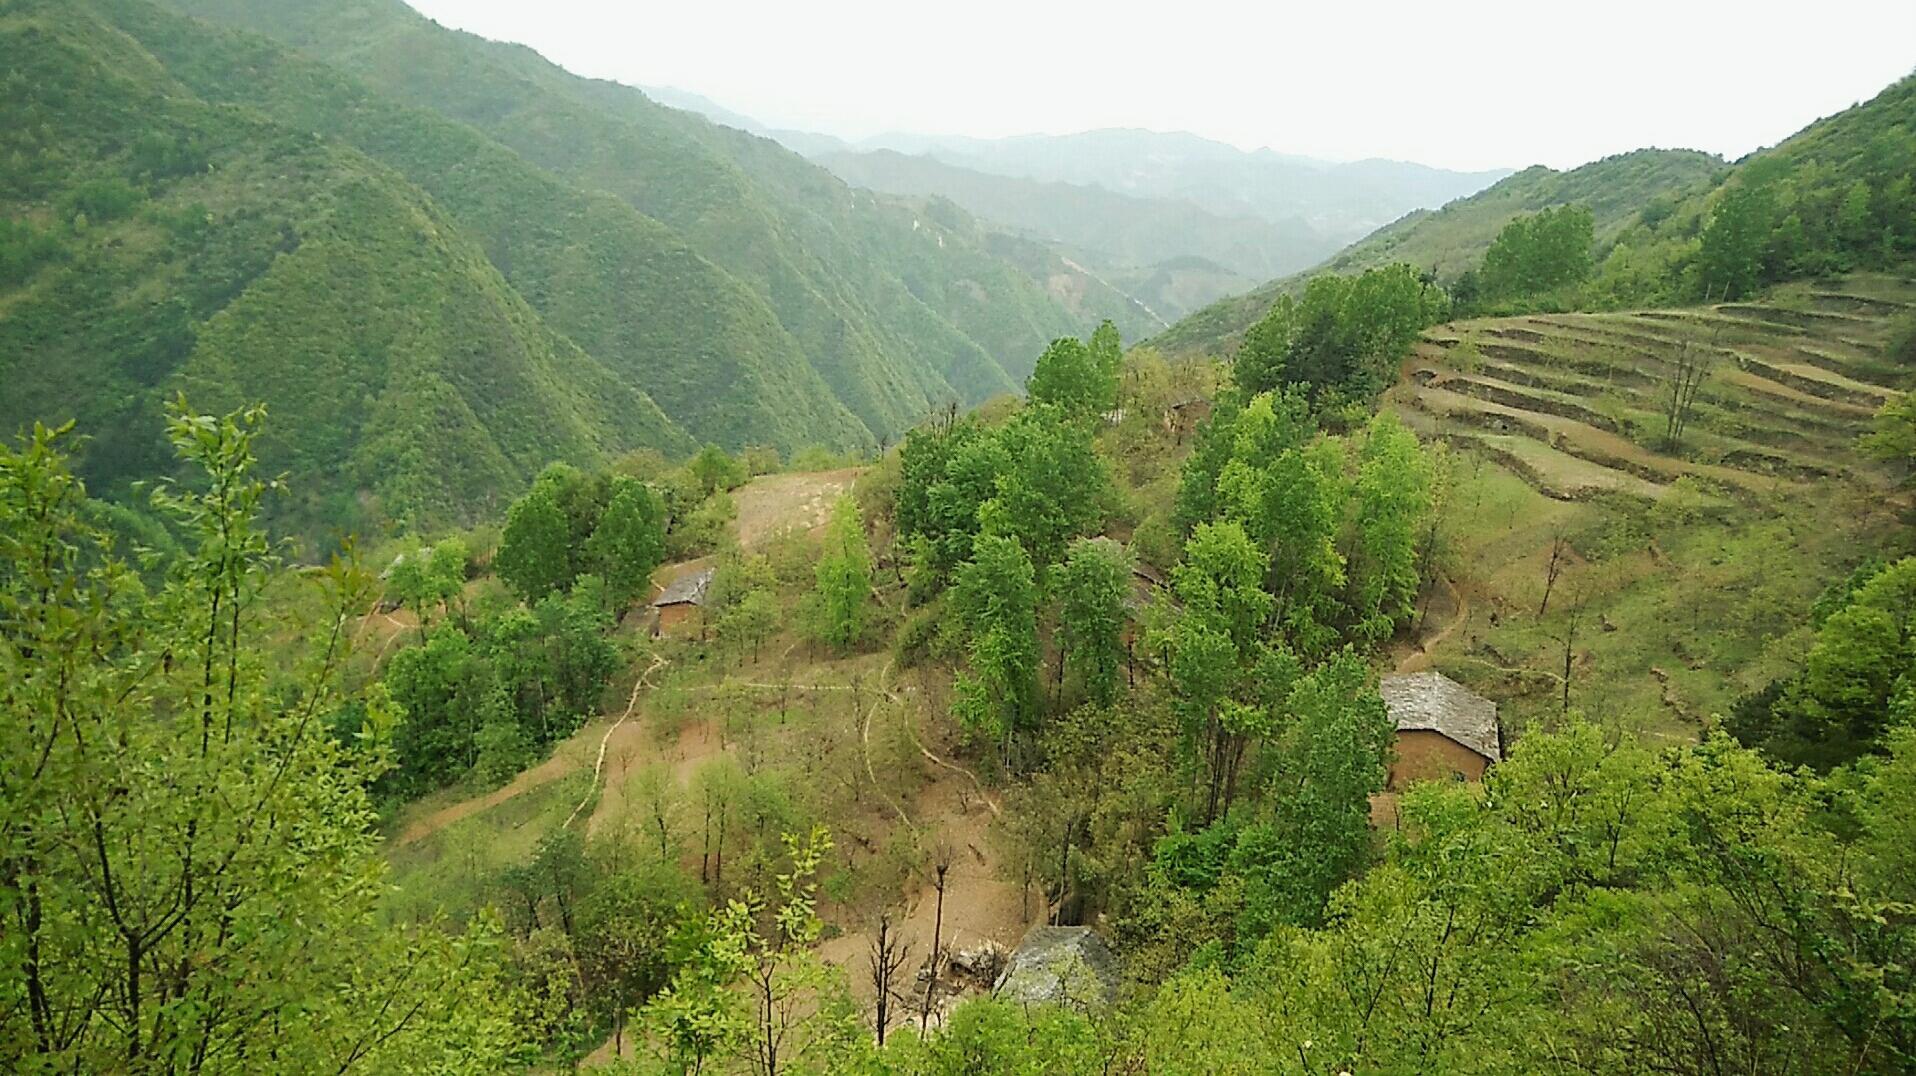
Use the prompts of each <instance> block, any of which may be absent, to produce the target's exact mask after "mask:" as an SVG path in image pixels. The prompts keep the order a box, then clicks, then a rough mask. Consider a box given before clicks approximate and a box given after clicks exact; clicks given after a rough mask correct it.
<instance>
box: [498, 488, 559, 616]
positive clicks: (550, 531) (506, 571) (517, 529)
mask: <svg viewBox="0 0 1916 1076" xmlns="http://www.w3.org/2000/svg"><path fill="white" fill-rule="evenodd" d="M572 553H573V548H572V530H571V526H570V525H569V523H568V521H567V520H566V515H565V512H564V510H563V509H562V508H560V506H559V490H558V489H557V488H556V487H555V486H554V485H553V484H552V483H546V482H541V483H537V484H535V485H534V486H533V487H532V490H531V492H529V493H527V494H526V495H525V496H524V497H521V498H519V499H518V500H517V501H514V502H513V504H512V507H511V508H510V509H508V510H507V512H506V529H505V532H504V533H503V534H501V535H500V537H499V552H498V553H497V554H495V555H494V557H493V567H494V569H495V570H497V571H498V573H499V578H501V579H503V580H505V581H506V583H507V585H509V586H511V587H512V589H513V590H514V592H516V593H517V594H518V595H519V597H520V599H521V600H523V601H527V602H533V601H537V600H539V599H540V598H542V597H544V596H546V595H547V594H552V593H555V592H557V591H561V590H564V589H565V588H566V587H569V586H571V585H572V580H573V579H574V578H575V577H576V576H577V569H576V567H575V566H574V564H573V562H572Z"/></svg>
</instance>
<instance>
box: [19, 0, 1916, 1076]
mask: <svg viewBox="0 0 1916 1076" xmlns="http://www.w3.org/2000/svg"><path fill="white" fill-rule="evenodd" d="M0 60H4V61H5V64H4V66H5V68H6V78H7V84H8V87H9V95H8V98H7V103H6V105H5V106H4V108H5V113H6V114H7V115H8V117H9V119H12V120H17V121H18V122H10V123H7V124H4V125H0V148H3V149H4V153H5V156H4V158H0V159H5V160H7V161H8V162H9V167H8V168H7V169H6V173H5V178H4V180H0V205H4V207H5V209H6V212H5V215H4V216H3V217H0V356H4V358H0V364H5V365H4V366H0V369H4V370H5V372H6V377H7V383H8V385H9V386H10V387H12V388H13V389H14V391H13V392H11V393H8V394H7V398H6V400H5V401H4V402H3V403H0V415H4V416H5V423H6V424H7V425H9V426H15V427H18V433H17V435H13V436H10V437H9V438H7V439H6V440H5V442H4V444H0V1067H4V1068H5V1069H7V1071H15V1072H21V1073H33V1074H42V1073H44V1074H49V1076H50V1074H53V1073H63V1072H128V1073H159V1072H167V1073H173V1072H206V1073H250V1072H297V1073H305V1072H321V1071H329V1072H333V1073H346V1072H369V1073H389V1072H390V1073H402V1072H435V1073H473V1074H478V1073H498V1072H558V1071H575V1070H580V1069H591V1070H596V1071H604V1072H608V1073H647V1074H651V1073H661V1074H662V1073H679V1074H685V1073H719V1072H723V1073H730V1072H750V1073H758V1074H763V1076H777V1074H779V1073H833V1074H838V1073H848V1074H851V1073H867V1074H874V1076H876V1074H891V1073H896V1074H923V1076H929V1074H951V1076H957V1074H961V1073H979V1072H985V1073H998V1072H1004V1073H1039V1072H1043V1073H1067V1074H1075V1073H1084V1074H1093V1073H1096V1074H1110V1073H1173V1074H1177V1073H1191V1074H1197V1073H1252V1072H1260V1073H1261V1072H1287V1073H1300V1074H1305V1073H1309V1074H1319V1073H1321V1074H1331V1073H1356V1072H1383V1073H1427V1072H1445V1073H1450V1072H1459V1073H1486V1074H1489V1073H1497V1074H1505V1073H1508V1074H1516V1073H1538V1072H1548V1073H1593V1072H1596V1073H1619V1074H1621V1073H1638V1072H1646V1071H1651V1072H1669V1073H1684V1074H1692V1073H1693V1074H1698V1076H1703V1074H1721V1073H1727V1072H1749V1073H1805V1074H1811V1073H1826V1072H1869V1073H1879V1072H1880V1073H1898V1072H1910V1071H1913V1070H1916V981H1913V977H1916V970H1913V969H1916V922H1913V921H1912V916H1911V909H1912V908H1916V870H1912V867H1913V866H1916V864H1912V863H1910V862H1909V861H1910V860H1911V858H1912V856H1916V647H1913V646H1912V641H1911V640H1912V639H1913V638H1916V622H1912V611H1916V542H1912V540H1911V534H1910V531H1909V520H1910V514H1911V512H1912V511H1916V509H1913V508H1912V504H1911V500H1910V488H1911V481H1912V476H1916V406H1913V405H1911V404H1910V402H1909V401H1910V400H1911V399H1912V396H1911V395H1909V393H1910V391H1911V390H1913V389H1916V201H1913V200H1912V199H1913V198H1916V196H1913V195H1912V193H1911V180H1912V176H1916V78H1912V79H1905V80H1903V81H1901V82H1899V83H1897V84H1895V85H1894V86H1891V87H1890V88H1889V89H1887V90H1885V91H1884V92H1883V93H1882V94H1881V95H1880V96H1878V97H1877V98H1875V99H1874V100H1872V101H1870V102H1868V103H1867V104H1864V105H1861V106H1858V107H1857V108H1854V109H1851V110H1849V111H1847V112H1844V113H1841V114H1839V115H1836V116H1833V117H1830V118H1829V119H1826V120H1823V121H1820V122H1818V123H1817V124H1815V125H1812V126H1811V127H1810V128H1808V129H1806V130H1805V131H1803V132H1802V133H1800V134H1798V135H1796V136H1795V137H1793V138H1791V139H1789V140H1787V141H1785V142H1783V143H1781V144H1780V145H1778V146H1777V147H1775V148H1773V149H1770V150H1765V151H1762V152H1759V153H1757V154H1754V155H1752V156H1751V157H1748V158H1746V159H1744V160H1742V161H1738V162H1735V163H1726V162H1723V161H1721V160H1719V159H1717V158H1714V157H1710V156H1707V155H1704V154H1698V153H1689V152H1676V151H1662V150H1645V151H1640V152H1638V153H1635V154H1626V155H1622V156H1619V157H1613V158H1608V159H1606V160H1603V161H1598V162H1595V163H1593V164H1590V165H1587V166H1585V167H1584V168H1580V169H1575V170H1572V171H1569V172H1562V173H1558V172H1552V171H1550V170H1547V169H1529V170H1526V171H1523V172H1519V173H1515V174H1513V175H1511V176H1509V177H1508V178H1505V179H1504V180H1502V181H1501V182H1499V183H1497V184H1496V185H1494V186H1492V187H1490V188H1489V189H1487V190H1485V191H1483V192H1482V193H1480V194H1477V195H1474V196H1471V197H1468V198H1464V199H1459V200H1457V201H1454V202H1452V203H1451V204H1449V205H1448V206H1446V207H1444V208H1442V209H1440V210H1435V211H1430V212H1420V213H1418V214H1414V215H1412V216H1411V217H1408V218H1405V219H1404V220H1401V221H1399V222H1398V223H1396V224H1393V225H1390V226H1387V227H1385V228H1384V229H1382V230H1380V231H1378V232H1376V233H1374V234H1373V235H1371V236H1370V237H1369V238H1367V239H1365V240H1363V241H1360V242H1359V243H1357V244H1355V245H1354V246H1352V247H1350V248H1348V249H1347V250H1346V251H1345V252H1344V253H1343V254H1341V255H1339V256H1338V257H1337V258H1335V259H1333V260H1332V261H1331V262H1330V263H1329V264H1328V265H1327V266H1326V267H1324V268H1323V269H1322V270H1320V271H1317V272H1313V273H1308V274H1302V275H1300V276H1298V277H1296V278H1286V279H1284V280H1280V281H1275V282H1273V283H1272V284H1270V285H1267V286H1265V287H1263V288H1260V289H1257V290H1256V291H1253V292H1251V293H1248V294H1247V295H1245V296H1242V297H1239V298H1238V299H1236V300H1233V301H1231V302H1227V303H1225V304H1222V305H1220V306H1217V307H1213V308H1211V309H1209V310H1207V311H1204V312H1202V313H1200V314H1198V315H1195V316H1194V317H1193V318H1192V319H1190V320H1189V321H1186V322H1184V323H1182V324H1180V325H1179V326H1177V327H1175V328H1173V329H1172V330H1170V331H1169V332H1168V333H1166V334H1164V335H1162V336H1160V337H1159V338H1158V339H1157V340H1156V341H1147V342H1144V343H1138V342H1137V340H1136V339H1135V336H1136V333H1135V331H1134V330H1135V327H1136V324H1137V323H1136V320H1135V318H1136V311H1135V308H1134V307H1131V306H1128V305H1127V304H1128V303H1129V302H1130V300H1129V299H1128V298H1127V297H1126V296H1125V295H1123V294H1122V293H1120V292H1119V291H1117V289H1115V288H1112V287H1111V286H1110V285H1109V284H1108V283H1100V282H1099V281H1096V280H1094V279H1092V278H1089V277H1086V276H1082V275H1074V274H1075V273H1077V272H1078V271H1077V270H1073V269H1071V268H1068V267H1067V266H1066V265H1065V263H1064V262H1062V261H1060V260H1059V259H1060V258H1061V257H1062V256H1061V255H1060V253H1059V250H1058V248H1057V247H1056V246H1054V245H1051V244H1052V243H1054V242H1056V240H1053V239H1045V240H1043V241H1040V240H1039V239H1033V238H1030V237H1019V236H1014V235H1011V234H1009V233H1007V232H1005V231H1002V230H1000V226H1002V225H1008V224H1015V223H1017V222H1007V221H995V222H993V221H987V220H983V219H977V218H973V217H972V216H970V215H969V213H968V212H967V210H965V209H961V208H959V207H958V206H957V205H956V204H953V203H952V202H949V201H943V200H940V199H924V198H911V199H908V198H906V197H905V196H902V195H881V194H877V193H874V192H872V191H868V190H864V189H859V188H855V187H851V186H847V185H846V184H845V183H843V182H841V181H840V180H839V179H837V178H835V177H833V176H831V175H829V174H827V173H825V172H823V171H821V170H820V169H819V168H818V167H817V166H816V165H814V164H812V163H809V162H808V161H806V160H805V159H804V158H801V157H799V156H798V155H796V154H794V153H791V152H789V151H787V150H786V149H784V148H782V147H780V146H779V145H777V144H775V143H774V142H772V141H769V140H766V139H762V138H757V137H754V136H752V135H749V134H746V133H744V132H741V131H738V130H733V129H731V128H727V127H722V126H718V125H715V124H713V123H710V122H707V121H706V120H704V119H701V118H698V117H696V116H692V115H690V114H688V113H681V112H678V111H676V110H672V109H668V108H664V107H662V106H660V105H658V104H656V103H655V102H653V101H652V100H651V99H649V98H647V97H646V96H644V95H643V94H641V93H640V92H639V91H637V90H632V89H630V88H627V87H623V86H619V85H617V84H612V83H601V82H592V81H588V80H584V79H580V78H577V77H575V76H573V75H571V74H569V73H567V72H565V71H563V70H561V69H559V68H557V67H555V66H553V65H551V64H549V63H547V62H546V61H544V60H543V59H542V58H540V57H538V56H537V55H536V54H533V53H531V52H530V51H529V50H525V49H523V48H519V47H517V46H510V45H505V44H500V43H495V42H489V41H484V40H481V39H478V38H474V37H471V36H469V35H464V34H460V33H457V32H454V31H450V30H446V29H444V28H442V27H439V26H437V25H436V24H433V23H431V22H429V21H427V20H425V19H424V18H422V17H420V16H417V15H416V14H414V13H413V12H411V11H410V10H409V9H407V8H405V7H404V6H403V5H401V4H399V3H397V2H396V0H391V2H389V0H353V2H351V3H345V4H338V5H324V6H309V5H299V4H294V3H290V2H280V0H174V2H172V3H169V4H166V5H156V4H152V3H149V2H147V0H75V2H67V3H53V2H45V0H22V2H19V3H15V4H13V5H10V6H7V7H5V8H4V10H0ZM1000 151H1002V152H1009V150H1005V149H1003V147H1001V148H1000ZM977 152H979V153H983V152H985V151H984V150H977ZM998 167H1001V168H1010V167H1012V165H1010V164H1007V163H1004V162H1003V161H1000V163H999V165H998ZM1352 167H1357V166H1352ZM1031 182H1032V185H1033V186H1034V187H1042V186H1044V184H1043V183H1040V182H1037V181H1031ZM1432 182H1436V180H1435V179H1433V180H1432ZM1054 193H1055V192H1054ZM1100 197H1102V196H1100ZM1184 219H1193V218H1188V217H1187V218H1184ZM1147 225H1149V226H1156V225H1154V224H1151V222H1149V221H1145V222H1141V223H1140V228H1145V227H1146V226H1147ZM1100 289H1103V290H1100ZM1105 304H1109V306H1110V309H1105V308H1104V306H1105ZM1127 340H1129V343H1130V346H1127ZM10 432H11V431H10ZM1418 685H1422V686H1418ZM1430 685H1436V686H1435V687H1434V688H1432V687H1430ZM1426 690H1429V691H1432V692H1435V694H1428V695H1425V694H1417V693H1418V692H1422V691H1426ZM1466 712H1467V714H1468V715H1472V717H1473V719H1481V723H1480V724H1479V725H1477V726H1475V727H1473V729H1472V731H1470V732H1469V733H1461V732H1459V731H1458V729H1459V725H1458V721H1459V720H1460V717H1459V715H1460V714H1464V713H1466ZM1419 736H1423V737H1426V738H1424V739H1419V738H1418V737H1419ZM1431 737H1442V738H1447V739H1446V740H1445V743H1444V744H1443V745H1442V748H1443V751H1448V752H1449V753H1448V754H1445V753H1443V752H1442V751H1440V752H1439V753H1437V754H1435V755H1431V754H1428V753H1427V752H1428V751H1429V750H1431V748H1430V747H1429V745H1430V744H1432V743H1433V742H1435V741H1434V740H1433V739H1431ZM1459 752H1462V753H1459ZM1433 758H1435V759H1437V760H1438V761H1437V762H1434V763H1433V762H1432V761H1431V759H1433ZM1458 758H1463V759H1466V761H1464V762H1452V761H1445V760H1449V759H1458Z"/></svg>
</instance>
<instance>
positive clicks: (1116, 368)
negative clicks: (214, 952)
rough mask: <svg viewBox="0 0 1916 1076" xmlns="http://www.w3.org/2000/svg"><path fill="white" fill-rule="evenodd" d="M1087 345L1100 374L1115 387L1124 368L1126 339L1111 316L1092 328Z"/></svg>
mask: <svg viewBox="0 0 1916 1076" xmlns="http://www.w3.org/2000/svg"><path fill="white" fill-rule="evenodd" d="M1087 347H1089V349H1090V351H1091V361H1092V362H1093V364H1095V365H1096V366H1097V368H1098V371H1099V373H1100V375H1101V376H1103V377H1106V378H1109V379H1110V380H1111V384H1112V386H1113V388H1114V389H1115V387H1116V385H1117V382H1118V375H1119V373H1120V372H1121V371H1122V370H1123V368H1124V341H1123V340H1122V339H1121V338H1120V337H1119V336H1118V327H1117V326H1116V325H1113V324H1111V319H1109V318H1106V319H1105V320H1103V321H1101V322H1099V323H1098V327H1097V328H1095V329H1093V330H1091V339H1090V340H1089V341H1087Z"/></svg>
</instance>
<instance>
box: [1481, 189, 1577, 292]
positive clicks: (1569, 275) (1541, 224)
mask: <svg viewBox="0 0 1916 1076" xmlns="http://www.w3.org/2000/svg"><path fill="white" fill-rule="evenodd" d="M1595 228H1596V218H1595V216H1594V215H1592V214H1591V212H1590V210H1589V208H1588V207H1586V206H1580V205H1565V206H1556V207H1554V208H1551V209H1545V210H1542V211H1540V212H1537V213H1534V214H1531V215H1529V216H1524V217H1518V218H1517V219H1515V220H1513V221H1511V222H1510V223H1509V224H1506V225H1504V227H1503V231H1500V232H1498V233H1497V238H1496V239H1494V240H1492V241H1491V243H1490V249H1489V250H1487V251H1485V252H1484V268H1483V276H1482V278H1481V287H1482V295H1483V297H1484V298H1486V299H1505V298H1515V297H1521V296H1526V295H1536V294H1539V293H1542V292H1548V291H1554V290H1557V289H1559V288H1564V287H1569V286H1573V285H1576V284H1580V283H1582V282H1583V280H1584V279H1585V278H1586V277H1588V276H1589V275H1590V244H1591V240H1592V237H1593V236H1594V235H1595Z"/></svg>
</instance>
